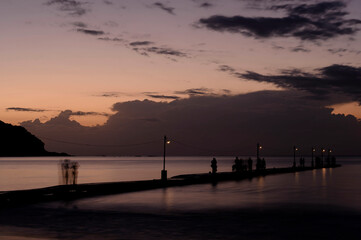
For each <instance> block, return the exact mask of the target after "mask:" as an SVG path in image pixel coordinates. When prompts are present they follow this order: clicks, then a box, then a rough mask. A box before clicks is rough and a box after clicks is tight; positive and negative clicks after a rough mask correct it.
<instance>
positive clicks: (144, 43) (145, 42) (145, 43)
mask: <svg viewBox="0 0 361 240" xmlns="http://www.w3.org/2000/svg"><path fill="white" fill-rule="evenodd" d="M151 44H153V42H150V41H136V42H131V43H129V45H130V46H133V47H136V46H148V45H151Z"/></svg>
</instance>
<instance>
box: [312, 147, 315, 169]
mask: <svg viewBox="0 0 361 240" xmlns="http://www.w3.org/2000/svg"><path fill="white" fill-rule="evenodd" d="M315 151H316V149H315V148H314V147H312V152H311V154H312V155H311V156H312V157H311V158H312V160H311V167H312V168H313V167H314V166H315V165H314V161H313V154H314V152H315Z"/></svg>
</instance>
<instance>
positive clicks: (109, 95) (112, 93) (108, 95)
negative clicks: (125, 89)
mask: <svg viewBox="0 0 361 240" xmlns="http://www.w3.org/2000/svg"><path fill="white" fill-rule="evenodd" d="M119 95H120V92H105V93H101V94H100V95H97V96H98V97H119Z"/></svg>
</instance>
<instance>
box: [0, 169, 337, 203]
mask: <svg viewBox="0 0 361 240" xmlns="http://www.w3.org/2000/svg"><path fill="white" fill-rule="evenodd" d="M340 166H341V165H334V166H327V167H325V168H335V167H340ZM313 169H318V168H311V167H303V168H300V167H296V168H292V167H291V168H271V169H265V170H260V171H256V170H255V171H247V172H239V173H236V172H221V173H217V174H210V173H204V174H186V175H178V176H174V177H172V178H169V179H167V180H166V181H162V180H160V179H154V180H145V181H128V182H109V183H91V184H78V185H59V186H53V187H46V188H39V189H30V190H18V191H5V192H0V208H8V207H12V206H19V205H26V204H32V203H39V202H48V201H59V200H64V201H69V200H74V199H78V198H85V197H93V196H100V195H109V194H119V193H128V192H135V191H144V190H151V189H158V188H167V187H175V186H186V185H194V184H207V183H212V184H214V183H217V182H223V181H233V180H237V181H239V180H242V179H251V178H254V177H259V176H267V175H274V174H282V173H283V174H285V173H294V172H302V171H309V170H313Z"/></svg>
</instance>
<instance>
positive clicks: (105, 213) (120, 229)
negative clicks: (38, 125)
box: [0, 158, 361, 239]
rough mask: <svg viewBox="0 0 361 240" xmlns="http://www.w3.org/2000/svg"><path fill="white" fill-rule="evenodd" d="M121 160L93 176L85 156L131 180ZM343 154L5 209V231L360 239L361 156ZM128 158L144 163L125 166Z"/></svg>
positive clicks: (183, 166) (199, 161) (203, 162)
mask: <svg viewBox="0 0 361 240" xmlns="http://www.w3.org/2000/svg"><path fill="white" fill-rule="evenodd" d="M103 160H104V159H103ZM122 160H123V159H118V160H116V159H112V160H108V161H113V162H112V163H109V162H108V163H105V162H104V163H103V164H105V165H107V166H108V167H107V168H106V169H107V170H104V169H99V171H100V172H102V173H103V174H104V172H108V173H110V172H114V175H112V176H111V177H109V176H107V177H105V176H102V175H99V176H91V174H90V173H91V172H92V171H93V170H94V173H96V172H97V171H96V166H95V165H97V168H100V165H99V163H97V164H96V163H95V162H91V161H98V160H94V159H93V160H85V159H84V162H82V161H80V163H81V171H83V172H82V173H83V174H84V175H83V177H84V179H91V178H92V179H98V180H99V181H104V180H107V179H116V178H120V180H122V178H125V176H127V179H128V180H130V179H132V177H134V176H132V174H129V175H126V170H121V169H123V168H122V166H121V165H123V164H122V163H121V161H122ZM148 160H150V161H155V162H156V163H157V164H155V162H153V164H151V163H150V162H148V164H145V166H142V167H139V168H138V169H141V168H144V169H145V172H148V173H149V174H153V172H154V176H153V177H148V178H147V179H149V178H157V177H158V172H159V171H158V170H159V169H158V168H159V159H153V160H152V159H148ZM209 160H210V159H209V158H193V160H192V158H187V160H181V159H178V158H174V159H172V160H170V161H169V164H168V165H167V166H168V167H169V172H174V174H170V175H175V174H180V173H183V172H186V173H190V172H208V171H209ZM18 161H30V160H29V159H27V160H18ZM39 161H40V160H39ZM42 161H49V160H42ZM85 161H89V162H88V163H87V162H85ZM114 161H115V162H114ZM129 161H132V160H129ZM133 161H134V160H133ZM142 161H146V159H143V160H142ZM157 161H158V162H157ZM172 161H173V162H172ZM339 161H341V163H343V166H342V167H341V168H336V169H319V170H313V171H307V172H300V173H295V174H283V175H274V176H266V177H260V178H254V179H252V180H245V181H238V182H225V183H219V184H217V185H210V184H204V185H193V186H186V187H174V188H168V189H158V190H151V191H143V192H135V193H127V194H118V195H110V196H103V197H96V198H88V199H82V200H77V201H72V202H53V203H46V204H37V205H32V206H24V207H18V208H14V209H6V210H1V211H0V239H361V230H360V226H361V182H360V177H361V174H360V173H361V159H359V158H344V159H339ZM0 162H1V161H0ZM219 162H221V163H222V165H221V166H220V168H221V170H223V169H224V170H228V169H227V168H228V167H229V164H230V165H231V164H232V158H224V159H223V161H222V159H219ZM129 164H130V165H132V166H135V165H137V164H138V163H134V162H127V164H125V166H128V167H129ZM272 164H273V165H274V166H275V167H278V166H285V165H286V166H289V158H278V160H276V159H274V161H273V162H272V161H271V160H270V162H269V163H268V165H269V166H271V167H273V166H272ZM154 165H157V167H155V166H154ZM111 166H112V167H111ZM152 166H153V167H152ZM177 166H178V168H177V169H173V170H170V169H172V167H177ZM55 167H56V165H55ZM123 167H124V165H123ZM203 168H206V170H205V171H201V169H203ZM222 168H223V169H222ZM55 169H56V168H55ZM86 169H88V170H86ZM89 169H93V170H92V171H90V170H89ZM44 171H45V170H44ZM86 171H88V173H87V172H86ZM122 171H123V172H122ZM119 172H122V174H118V173H119ZM130 172H131V173H133V174H135V172H137V171H135V172H132V171H130ZM116 173H117V174H116ZM135 175H136V174H135ZM80 176H82V175H80ZM85 176H88V177H85ZM147 176H148V175H147ZM53 177H55V178H56V174H55V175H54V176H53ZM29 179H30V180H31V179H32V178H29ZM84 179H83V181H84V182H86V181H85V180H84ZM37 182H39V181H37ZM17 184H20V183H17Z"/></svg>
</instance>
